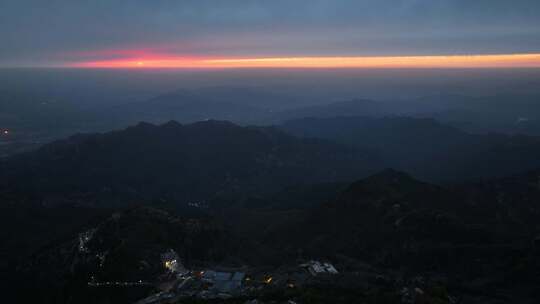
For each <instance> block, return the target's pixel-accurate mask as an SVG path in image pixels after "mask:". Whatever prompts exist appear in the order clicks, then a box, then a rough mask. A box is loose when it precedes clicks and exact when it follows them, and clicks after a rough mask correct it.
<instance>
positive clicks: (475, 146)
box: [281, 117, 540, 181]
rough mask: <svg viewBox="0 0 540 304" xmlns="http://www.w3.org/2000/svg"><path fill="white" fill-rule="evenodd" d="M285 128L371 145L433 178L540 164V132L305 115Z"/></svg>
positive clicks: (448, 178) (389, 160)
mask: <svg viewBox="0 0 540 304" xmlns="http://www.w3.org/2000/svg"><path fill="white" fill-rule="evenodd" d="M281 128H282V129H283V130H285V131H287V132H290V133H291V134H294V135H296V136H303V137H309V138H322V139H327V140H332V141H335V142H339V143H343V144H348V145H352V146H355V147H357V148H360V149H365V150H371V151H373V152H374V153H376V154H377V155H379V156H380V158H381V159H382V160H384V161H385V163H386V164H389V166H391V167H394V168H398V169H401V170H405V171H406V172H411V173H413V174H415V175H416V176H419V177H421V178H423V179H428V180H438V181H452V180H453V181H462V180H470V179H478V178H488V177H496V176H504V175H508V174H514V173H518V172H522V171H525V170H529V169H530V168H536V167H540V159H539V158H538V155H540V154H539V153H540V138H538V137H532V136H511V135H503V134H485V135H480V134H469V133H466V132H464V131H462V130H460V129H457V128H455V127H451V126H448V125H444V124H441V123H439V122H437V121H436V120H434V119H427V118H424V119H418V118H410V117H385V118H369V117H336V118H305V119H298V120H291V121H288V122H285V123H284V124H283V125H282V126H281Z"/></svg>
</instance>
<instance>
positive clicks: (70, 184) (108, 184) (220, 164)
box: [0, 121, 380, 202]
mask: <svg viewBox="0 0 540 304" xmlns="http://www.w3.org/2000/svg"><path fill="white" fill-rule="evenodd" d="M0 165H1V166H2V167H1V168H2V169H1V171H0V172H1V173H0V175H1V176H2V180H4V181H5V182H3V183H2V186H1V187H2V188H4V189H16V190H18V191H22V192H27V193H38V194H39V195H43V196H45V197H48V198H51V199H53V200H54V198H55V197H56V198H60V197H61V199H62V200H69V199H73V200H81V201H91V200H89V199H85V196H86V195H91V196H92V197H93V198H96V197H107V198H108V199H113V198H114V197H122V198H124V199H127V200H137V199H142V198H156V197H160V198H162V197H172V198H174V199H176V200H179V201H184V202H186V201H188V200H196V201H197V200H206V199H209V198H211V197H213V196H216V195H220V194H225V193H237V192H238V193H254V192H262V193H269V192H272V191H276V190H278V189H281V188H283V187H285V186H290V185H294V184H309V183H313V182H334V181H342V180H351V179H354V178H357V177H359V176H363V175H366V174H369V173H370V172H373V170H375V169H377V167H379V166H380V164H379V162H378V160H377V158H376V157H374V156H373V155H372V154H370V153H368V152H365V151H360V150H358V149H354V148H350V147H347V146H343V145H339V144H333V143H329V142H326V141H323V140H312V139H299V138H296V137H294V136H291V135H287V134H285V133H283V132H282V131H279V130H277V129H275V128H271V127H270V128H259V127H240V126H237V125H234V124H232V123H229V122H223V121H205V122H198V123H193V124H188V125H181V124H179V123H176V122H173V121H171V122H169V123H166V124H163V125H160V126H157V125H152V124H148V123H140V124H138V125H137V126H134V127H130V128H127V129H125V130H123V131H115V132H109V133H104V134H89V135H76V136H73V137H70V138H68V139H66V140H62V141H57V142H54V143H52V144H48V145H45V146H43V147H42V148H40V149H39V150H37V151H33V152H30V153H27V154H22V155H19V156H15V157H12V158H8V159H7V160H5V161H3V162H2V163H0Z"/></svg>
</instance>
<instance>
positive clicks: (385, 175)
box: [364, 168, 417, 184]
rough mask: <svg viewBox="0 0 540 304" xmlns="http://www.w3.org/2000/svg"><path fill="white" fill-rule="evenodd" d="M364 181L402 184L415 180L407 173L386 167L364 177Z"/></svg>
mask: <svg viewBox="0 0 540 304" xmlns="http://www.w3.org/2000/svg"><path fill="white" fill-rule="evenodd" d="M364 181H367V182H375V183H384V184H402V183H410V182H414V183H416V182H417V181H416V180H415V179H414V178H413V177H412V176H410V175H409V174H408V173H405V172H402V171H398V170H395V169H392V168H387V169H384V170H383V171H381V172H379V173H376V174H373V175H371V176H370V177H368V178H366V179H365V180H364Z"/></svg>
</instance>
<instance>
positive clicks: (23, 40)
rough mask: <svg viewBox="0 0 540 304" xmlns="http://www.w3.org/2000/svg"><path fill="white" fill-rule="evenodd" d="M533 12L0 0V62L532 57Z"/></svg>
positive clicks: (298, 1) (448, 2)
mask: <svg viewBox="0 0 540 304" xmlns="http://www.w3.org/2000/svg"><path fill="white" fill-rule="evenodd" d="M539 15H540V2H539V1H533V0H522V1H502V0H475V1H464V0H395V1H376V0H371V1H367V0H364V1H358V0H348V1H347V0H272V1H266V0H264V1H263V0H221V1H220V0H213V1H210V0H183V1H173V0H153V1H148V0H146V1H142V0H132V1H121V0H118V1H110V0H93V1H84V0H48V1H42V0H3V1H1V2H0V41H1V42H2V48H0V64H2V63H4V64H6V63H10V62H12V63H16V62H40V61H55V60H56V61H61V60H63V57H64V56H68V57H69V56H73V54H76V53H77V52H81V53H82V52H90V51H102V50H122V49H123V50H141V49H152V50H154V51H155V50H160V51H163V52H178V53H181V54H186V55H196V54H203V55H204V54H224V55H257V54H262V55H273V54H275V55H295V54H307V55H327V54H328V55H372V54H396V55H398V54H401V53H405V54H437V53H442V54H446V53H479V52H480V53H485V52H487V53H501V52H502V53H508V52H536V51H539V50H540V18H538V16H539ZM69 54H71V55H69Z"/></svg>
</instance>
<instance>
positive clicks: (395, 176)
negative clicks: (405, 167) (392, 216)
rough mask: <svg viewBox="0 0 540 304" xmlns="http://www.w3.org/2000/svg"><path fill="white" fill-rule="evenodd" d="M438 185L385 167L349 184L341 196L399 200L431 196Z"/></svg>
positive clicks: (342, 197)
mask: <svg viewBox="0 0 540 304" xmlns="http://www.w3.org/2000/svg"><path fill="white" fill-rule="evenodd" d="M437 190H438V187H437V186H435V185H431V184H427V183H424V182H421V181H418V180H416V179H414V178H413V177H411V176H410V175H409V174H407V173H404V172H401V171H397V170H394V169H385V170H383V171H381V172H379V173H377V174H374V175H372V176H369V177H368V178H366V179H363V180H360V181H357V182H355V183H353V184H351V185H350V186H349V188H347V189H346V190H345V191H343V193H342V194H341V196H340V199H341V200H345V201H358V200H369V201H372V200H375V201H383V200H399V199H404V198H406V197H410V196H423V195H424V194H425V195H426V196H429V195H431V194H433V193H434V192H437Z"/></svg>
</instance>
